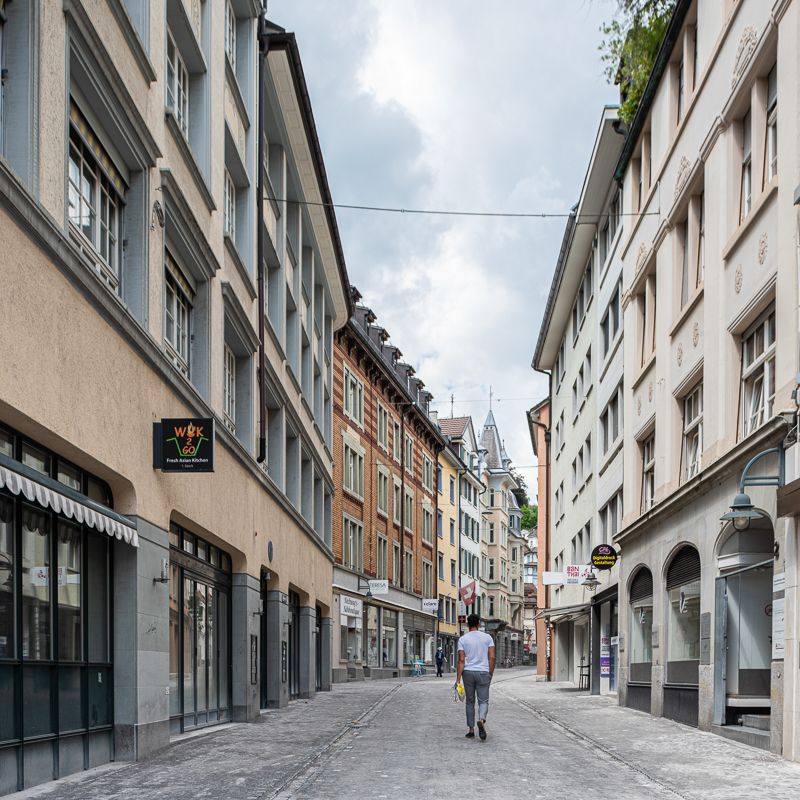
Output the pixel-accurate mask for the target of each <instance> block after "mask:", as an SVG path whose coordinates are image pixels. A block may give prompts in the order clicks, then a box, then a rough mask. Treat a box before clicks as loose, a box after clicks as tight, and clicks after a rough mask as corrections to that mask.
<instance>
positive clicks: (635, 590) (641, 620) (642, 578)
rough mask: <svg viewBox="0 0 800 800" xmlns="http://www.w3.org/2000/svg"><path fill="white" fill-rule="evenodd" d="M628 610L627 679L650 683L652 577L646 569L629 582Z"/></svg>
mask: <svg viewBox="0 0 800 800" xmlns="http://www.w3.org/2000/svg"><path fill="white" fill-rule="evenodd" d="M630 610H631V628H630V648H629V655H628V659H629V662H630V668H629V678H630V680H632V681H636V682H640V683H650V680H651V666H652V661H653V576H652V574H651V573H650V570H649V569H647V568H644V567H643V568H641V569H640V570H639V571H638V572H637V573H636V575H635V577H634V579H633V581H632V582H631V588H630Z"/></svg>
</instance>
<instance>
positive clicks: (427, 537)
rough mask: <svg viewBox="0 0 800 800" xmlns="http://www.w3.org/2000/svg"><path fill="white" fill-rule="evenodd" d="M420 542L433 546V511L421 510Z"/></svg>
mask: <svg viewBox="0 0 800 800" xmlns="http://www.w3.org/2000/svg"><path fill="white" fill-rule="evenodd" d="M422 541H423V542H425V543H427V544H433V511H431V510H430V509H428V508H425V507H423V509H422Z"/></svg>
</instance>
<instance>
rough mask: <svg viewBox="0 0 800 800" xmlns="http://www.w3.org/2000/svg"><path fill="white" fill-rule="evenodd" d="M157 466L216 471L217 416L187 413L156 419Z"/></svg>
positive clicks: (154, 459) (155, 461)
mask: <svg viewBox="0 0 800 800" xmlns="http://www.w3.org/2000/svg"><path fill="white" fill-rule="evenodd" d="M153 468H154V469H160V470H161V471H162V472H213V471H214V420H213V419H202V418H201V419H197V418H194V417H191V418H189V417H185V418H179V419H162V420H161V422H154V423H153Z"/></svg>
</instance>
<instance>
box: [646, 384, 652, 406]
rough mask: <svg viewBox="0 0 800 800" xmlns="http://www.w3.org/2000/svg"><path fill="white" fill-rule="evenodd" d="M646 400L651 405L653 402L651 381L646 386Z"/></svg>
mask: <svg viewBox="0 0 800 800" xmlns="http://www.w3.org/2000/svg"><path fill="white" fill-rule="evenodd" d="M647 399H648V400H649V401H650V402H651V403H652V402H653V381H650V383H649V384H648V385H647Z"/></svg>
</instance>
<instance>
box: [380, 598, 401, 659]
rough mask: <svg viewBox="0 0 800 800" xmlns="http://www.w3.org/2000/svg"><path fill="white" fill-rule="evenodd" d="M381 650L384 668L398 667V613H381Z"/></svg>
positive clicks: (387, 611) (385, 610)
mask: <svg viewBox="0 0 800 800" xmlns="http://www.w3.org/2000/svg"><path fill="white" fill-rule="evenodd" d="M381 623H382V624H381V650H382V653H381V655H382V657H383V666H384V667H396V666H397V612H396V611H392V610H390V609H388V608H384V609H383V610H382V611H381Z"/></svg>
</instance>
